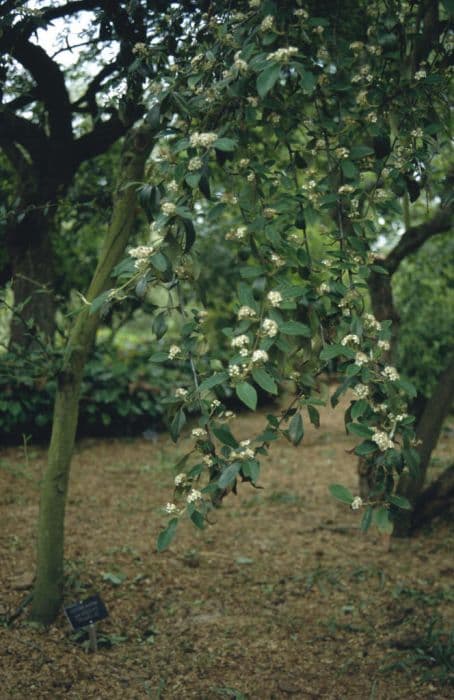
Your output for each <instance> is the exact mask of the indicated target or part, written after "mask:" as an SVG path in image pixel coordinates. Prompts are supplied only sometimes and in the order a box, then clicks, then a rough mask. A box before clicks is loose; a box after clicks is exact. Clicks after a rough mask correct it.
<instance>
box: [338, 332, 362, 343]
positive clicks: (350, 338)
mask: <svg viewBox="0 0 454 700" xmlns="http://www.w3.org/2000/svg"><path fill="white" fill-rule="evenodd" d="M350 343H351V344H352V345H359V338H358V336H357V335H356V334H355V333H349V334H348V335H346V336H344V337H343V338H342V340H341V345H344V346H345V345H350Z"/></svg>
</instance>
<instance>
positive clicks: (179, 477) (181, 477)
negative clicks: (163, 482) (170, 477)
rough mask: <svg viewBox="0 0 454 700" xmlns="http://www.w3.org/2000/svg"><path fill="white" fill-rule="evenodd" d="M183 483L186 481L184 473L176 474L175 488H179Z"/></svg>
mask: <svg viewBox="0 0 454 700" xmlns="http://www.w3.org/2000/svg"><path fill="white" fill-rule="evenodd" d="M185 481H186V474H185V473H184V472H181V473H180V474H177V475H176V477H175V479H174V483H175V486H181V485H182V484H184V482H185Z"/></svg>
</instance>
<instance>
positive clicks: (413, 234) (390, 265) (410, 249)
mask: <svg viewBox="0 0 454 700" xmlns="http://www.w3.org/2000/svg"><path fill="white" fill-rule="evenodd" d="M452 213H453V212H452V207H446V208H445V209H440V210H439V211H438V212H437V213H436V214H435V216H434V217H433V218H432V219H430V220H429V221H425V222H424V223H423V224H419V226H412V227H411V228H409V229H408V230H407V231H405V233H404V234H403V236H402V237H401V239H400V241H399V243H398V244H397V245H396V246H395V247H394V248H393V249H392V250H391V251H390V252H389V253H388V255H387V256H386V258H385V260H383V261H382V262H381V263H380V264H381V265H383V267H385V268H386V269H387V270H388V272H389V274H390V275H392V274H394V272H395V271H396V270H397V268H398V267H399V265H400V263H401V262H402V260H403V259H404V258H406V257H407V256H408V255H411V253H415V252H416V251H417V250H418V249H419V248H420V247H421V246H422V245H423V243H425V242H426V241H427V240H428V239H429V238H431V237H432V236H436V235H437V234H438V233H444V232H445V231H449V229H450V228H451V226H452Z"/></svg>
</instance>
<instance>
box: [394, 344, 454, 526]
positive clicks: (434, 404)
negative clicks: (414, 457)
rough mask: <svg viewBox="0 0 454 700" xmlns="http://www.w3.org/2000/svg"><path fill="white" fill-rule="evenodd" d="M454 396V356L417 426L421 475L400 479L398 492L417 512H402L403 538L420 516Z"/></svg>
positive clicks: (400, 521)
mask: <svg viewBox="0 0 454 700" xmlns="http://www.w3.org/2000/svg"><path fill="white" fill-rule="evenodd" d="M453 398H454V357H452V358H451V360H450V362H449V364H448V366H447V368H446V369H445V370H444V372H442V374H441V375H440V378H439V380H438V384H437V387H436V389H435V390H434V392H433V394H432V396H431V397H430V399H429V400H428V401H427V403H426V405H425V408H424V411H423V414H422V416H421V418H420V420H419V422H418V425H417V426H416V437H417V438H418V440H419V441H420V443H421V444H420V445H419V447H418V452H419V458H420V463H419V468H418V473H417V475H414V476H410V474H408V473H406V474H403V475H402V477H401V478H400V480H399V484H398V487H397V491H398V493H399V494H400V495H401V496H405V498H408V500H409V501H410V503H411V504H412V505H413V506H414V512H411V511H410V512H402V514H401V516H400V518H399V520H398V522H397V523H396V527H395V534H396V535H397V536H400V537H405V536H407V535H408V534H409V533H410V531H411V527H412V519H413V518H415V519H417V518H418V515H417V512H416V508H417V503H418V499H419V497H420V495H421V491H422V488H423V486H424V482H425V480H426V474H427V468H428V466H429V462H430V456H431V454H432V452H433V450H434V449H435V447H436V445H437V442H438V438H439V437H440V432H441V429H442V427H443V422H444V420H445V418H446V417H447V415H448V413H449V411H450V409H451V405H452V401H453Z"/></svg>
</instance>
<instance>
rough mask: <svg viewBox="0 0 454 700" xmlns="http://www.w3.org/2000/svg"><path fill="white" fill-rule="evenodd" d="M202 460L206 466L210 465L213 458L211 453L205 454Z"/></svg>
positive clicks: (212, 462)
mask: <svg viewBox="0 0 454 700" xmlns="http://www.w3.org/2000/svg"><path fill="white" fill-rule="evenodd" d="M202 462H203V463H204V464H205V465H206V466H207V467H212V466H213V464H214V459H213V457H212V456H211V455H205V456H204V457H203V459H202Z"/></svg>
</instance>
